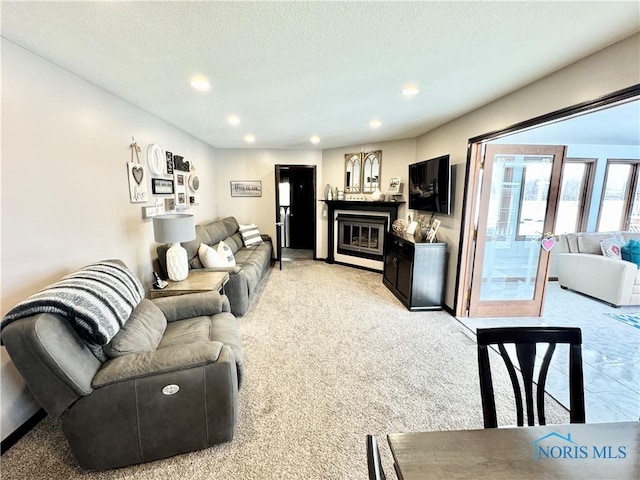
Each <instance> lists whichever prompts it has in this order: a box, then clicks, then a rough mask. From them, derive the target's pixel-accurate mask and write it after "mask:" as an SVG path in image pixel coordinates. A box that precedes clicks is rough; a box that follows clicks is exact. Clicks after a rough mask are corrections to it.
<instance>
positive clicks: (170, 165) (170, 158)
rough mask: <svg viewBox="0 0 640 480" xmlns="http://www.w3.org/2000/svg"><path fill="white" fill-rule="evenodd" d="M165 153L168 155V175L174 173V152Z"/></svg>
mask: <svg viewBox="0 0 640 480" xmlns="http://www.w3.org/2000/svg"><path fill="white" fill-rule="evenodd" d="M165 153H166V155H167V175H173V153H171V152H165Z"/></svg>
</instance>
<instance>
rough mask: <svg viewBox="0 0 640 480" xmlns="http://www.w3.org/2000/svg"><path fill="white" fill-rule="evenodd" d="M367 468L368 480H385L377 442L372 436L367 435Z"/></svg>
mask: <svg viewBox="0 0 640 480" xmlns="http://www.w3.org/2000/svg"><path fill="white" fill-rule="evenodd" d="M367 466H368V467H369V480H387V477H386V476H385V474H384V470H383V469H382V461H381V460H380V450H379V449H378V440H377V439H376V437H374V436H373V435H367Z"/></svg>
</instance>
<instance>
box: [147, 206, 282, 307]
mask: <svg viewBox="0 0 640 480" xmlns="http://www.w3.org/2000/svg"><path fill="white" fill-rule="evenodd" d="M262 240H263V242H264V243H262V244H261V245H257V246H253V247H245V246H244V242H243V240H242V235H241V234H240V226H239V225H238V221H237V220H236V219H235V218H234V217H227V218H224V219H222V220H217V221H214V222H211V223H207V224H204V225H197V226H196V238H195V240H192V241H190V242H185V243H182V246H183V247H184V248H185V249H186V250H187V258H188V259H189V268H190V269H198V268H204V266H203V265H202V262H201V261H200V258H199V257H198V249H199V248H200V244H201V243H204V244H206V245H208V246H210V247H216V246H217V245H218V244H219V243H220V241H224V242H225V243H226V244H227V245H228V246H229V247H230V248H231V251H232V252H233V255H234V257H235V260H236V266H235V267H216V268H209V269H207V270H210V271H227V272H229V282H228V283H227V284H226V285H225V287H224V293H225V295H226V296H227V297H229V303H230V304H231V312H232V313H233V314H234V315H236V316H242V315H244V314H245V313H246V312H247V309H248V308H249V303H250V301H251V299H252V297H253V294H254V292H255V291H256V289H257V288H258V285H259V284H260V281H261V280H262V278H263V276H264V274H265V273H266V271H267V270H268V268H269V267H270V266H271V264H272V257H273V243H272V241H271V238H270V237H269V236H268V235H262ZM170 246H171V245H167V244H165V245H160V246H158V248H157V253H158V263H159V266H160V268H161V270H162V273H163V274H164V275H165V278H166V271H167V260H166V253H167V250H168V249H169V247H170Z"/></svg>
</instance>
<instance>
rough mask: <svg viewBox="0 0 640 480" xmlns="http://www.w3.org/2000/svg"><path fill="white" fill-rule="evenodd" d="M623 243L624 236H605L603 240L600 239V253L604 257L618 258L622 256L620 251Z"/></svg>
mask: <svg viewBox="0 0 640 480" xmlns="http://www.w3.org/2000/svg"><path fill="white" fill-rule="evenodd" d="M623 245H624V238H622V235H614V236H612V237H609V238H605V239H604V240H600V248H601V249H602V254H603V255H604V256H605V257H609V258H617V259H618V260H620V259H621V258H622V253H621V251H622V246H623Z"/></svg>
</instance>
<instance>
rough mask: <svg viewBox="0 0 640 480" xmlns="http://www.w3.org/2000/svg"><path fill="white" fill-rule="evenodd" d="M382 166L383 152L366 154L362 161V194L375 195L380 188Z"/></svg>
mask: <svg viewBox="0 0 640 480" xmlns="http://www.w3.org/2000/svg"><path fill="white" fill-rule="evenodd" d="M381 166H382V151H381V150H378V151H375V152H369V153H365V154H364V158H363V159H362V193H373V192H374V191H375V190H376V189H377V188H380V168H381Z"/></svg>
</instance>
